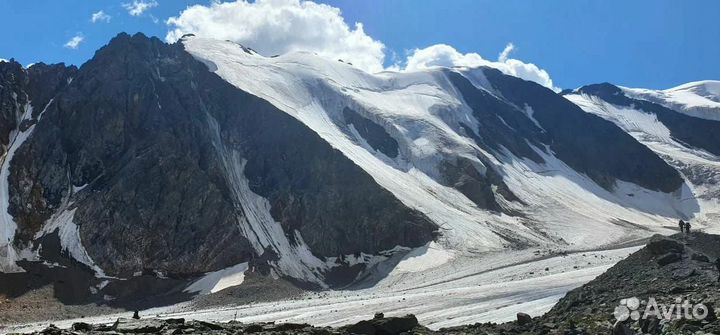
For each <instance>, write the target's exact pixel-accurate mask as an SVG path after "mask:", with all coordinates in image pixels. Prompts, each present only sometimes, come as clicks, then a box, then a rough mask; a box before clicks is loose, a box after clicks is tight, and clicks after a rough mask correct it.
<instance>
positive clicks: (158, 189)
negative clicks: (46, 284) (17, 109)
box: [9, 34, 436, 277]
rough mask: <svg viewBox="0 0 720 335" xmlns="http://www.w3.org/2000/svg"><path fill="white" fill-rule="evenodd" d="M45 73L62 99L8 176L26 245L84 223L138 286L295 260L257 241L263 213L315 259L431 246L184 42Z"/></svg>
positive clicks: (131, 46)
mask: <svg viewBox="0 0 720 335" xmlns="http://www.w3.org/2000/svg"><path fill="white" fill-rule="evenodd" d="M36 66H37V69H35V67H36ZM36 66H33V67H32V68H31V70H28V71H27V73H28V74H30V75H31V76H37V77H38V78H42V80H43V81H44V82H45V83H46V84H47V87H45V88H42V89H40V88H35V87H30V88H29V90H30V91H37V92H41V93H43V94H41V95H40V94H39V95H38V98H37V101H40V103H42V102H44V101H48V102H49V101H52V102H51V103H49V104H47V108H45V111H44V113H43V114H42V118H41V119H40V121H39V122H38V123H37V125H36V126H35V129H34V132H33V135H32V137H31V138H29V139H28V140H27V141H26V143H24V144H23V145H22V146H21V147H20V148H19V149H18V151H17V153H16V155H15V158H14V160H13V163H12V165H11V167H10V172H11V177H10V180H9V192H10V195H11V199H10V204H9V205H10V208H9V212H10V213H11V214H12V215H13V217H14V218H15V220H16V221H17V223H18V234H17V235H16V239H17V240H18V241H17V243H23V244H25V243H27V242H28V241H30V240H32V239H33V237H34V236H36V235H37V234H38V233H39V232H41V231H42V230H43V229H46V228H44V227H48V226H50V225H51V224H52V223H53V222H55V223H58V229H63V227H64V226H62V224H71V225H75V226H77V231H78V240H81V241H83V243H82V244H83V245H82V246H84V248H85V249H86V251H87V255H88V256H89V260H85V261H86V263H87V262H93V263H94V264H90V265H97V266H98V267H99V268H100V269H102V270H104V272H105V273H107V274H110V275H117V276H121V277H130V276H132V275H133V273H136V272H142V271H149V270H154V271H160V272H163V273H167V274H170V275H177V276H183V275H192V274H197V273H201V272H208V271H214V270H218V269H221V268H225V267H228V266H231V265H234V264H237V263H241V262H247V261H251V262H255V263H258V265H260V263H268V264H270V263H273V262H277V260H278V258H279V257H282V253H283V252H288V251H287V250H280V249H281V247H279V246H278V245H282V243H275V242H272V241H267V240H265V239H264V238H259V237H258V236H260V235H262V234H264V233H266V232H265V231H255V230H253V229H258V227H257V226H253V220H257V216H258V215H260V216H262V215H263V214H262V213H257V212H254V211H256V210H258V209H260V210H263V211H268V212H269V215H271V216H272V218H271V219H272V221H274V222H270V223H268V222H265V224H271V225H279V226H280V227H281V229H279V230H277V232H278V233H277V234H276V236H270V237H269V238H270V239H278V240H287V241H288V242H287V245H286V247H287V248H294V247H298V246H302V245H307V246H308V247H309V250H312V252H313V253H314V254H315V255H317V256H318V257H322V256H337V255H343V254H355V253H361V252H364V253H371V254H374V253H377V252H379V251H382V250H388V249H391V248H393V247H395V246H397V245H401V246H407V247H416V246H420V245H423V244H425V243H426V242H428V241H430V240H432V239H433V236H434V231H435V229H436V227H435V225H434V224H432V223H431V222H430V221H429V220H428V219H427V218H425V217H424V215H423V214H421V213H419V212H417V211H415V210H412V209H409V208H407V207H406V206H405V205H403V204H402V203H400V202H399V201H398V200H397V199H395V198H394V197H393V196H392V195H391V194H390V193H389V192H388V191H386V190H384V189H383V188H381V187H380V186H379V185H377V183H376V182H375V181H374V180H373V179H372V178H371V177H370V176H369V175H367V174H366V173H365V172H364V171H362V170H361V169H360V168H358V167H357V166H356V165H355V164H353V163H352V162H351V161H350V160H349V159H347V158H346V157H345V156H343V155H342V154H341V153H339V152H338V151H337V150H335V149H333V148H332V147H330V145H328V144H327V143H326V142H324V141H322V140H321V139H320V138H319V137H318V136H317V135H316V134H315V133H314V132H312V131H310V130H309V129H308V128H306V127H305V126H304V125H302V124H301V123H299V122H297V120H295V119H293V118H292V117H290V116H288V115H287V114H285V113H282V112H280V111H279V110H277V109H276V108H274V107H273V106H272V105H270V104H269V103H267V102H265V101H264V100H262V99H259V98H257V97H255V96H252V95H250V94H247V93H245V92H242V91H240V90H238V89H237V88H235V87H233V86H231V85H229V84H228V83H226V82H225V81H223V80H221V79H220V78H219V77H217V76H216V75H215V74H213V73H210V72H209V71H208V70H207V68H206V67H205V65H203V64H201V63H200V62H198V61H196V60H195V59H194V58H192V57H191V56H190V55H189V54H187V53H186V52H185V51H184V50H183V48H182V46H181V45H179V44H176V45H168V44H165V43H163V42H162V41H160V40H158V39H156V38H147V37H145V36H143V35H135V36H129V35H126V34H121V35H118V36H117V37H116V38H114V39H113V40H112V41H111V42H110V44H108V45H107V46H105V47H103V48H102V49H100V50H99V51H98V52H97V53H96V55H95V57H94V58H93V59H92V60H90V61H89V62H88V63H86V64H85V65H83V66H82V67H81V68H80V69H79V70H78V71H77V72H67V73H64V74H60V73H58V72H57V71H56V69H55V67H53V66H46V65H36ZM21 72H22V71H21ZM65 84H67V85H66V86H63V85H65ZM60 86H63V89H62V90H61V92H60V93H59V94H56V95H54V96H51V95H48V94H47V92H48V90H51V89H54V88H56V87H60ZM51 99H52V100H51ZM38 115H39V114H38ZM368 126H369V125H366V127H365V129H372V127H370V128H368ZM242 192H245V193H248V192H252V194H254V195H248V194H249V193H248V194H240V193H242ZM258 197H262V199H266V201H267V204H268V205H267V207H264V206H265V205H262V204H258V203H256V201H260V200H252V199H259V198H258ZM63 213H65V216H64V217H65V219H67V217H70V220H65V221H64V223H62V224H61V223H59V221H58V217H59V216H61V215H62V214H63ZM266 228H267V227H266ZM263 230H265V229H263ZM63 236H65V235H63ZM82 246H80V247H82ZM65 247H67V246H65ZM279 271H280V272H281V273H282V270H279ZM318 275H319V276H321V275H322V274H318Z"/></svg>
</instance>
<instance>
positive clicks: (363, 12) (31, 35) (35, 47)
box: [0, 0, 720, 88]
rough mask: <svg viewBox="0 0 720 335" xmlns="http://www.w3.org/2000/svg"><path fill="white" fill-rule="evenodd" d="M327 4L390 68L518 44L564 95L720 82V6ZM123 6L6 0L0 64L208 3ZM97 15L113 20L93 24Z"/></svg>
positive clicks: (159, 31) (83, 47)
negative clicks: (431, 51) (604, 86)
mask: <svg viewBox="0 0 720 335" xmlns="http://www.w3.org/2000/svg"><path fill="white" fill-rule="evenodd" d="M143 1H145V0H143ZM146 2H147V3H149V2H151V1H146ZM322 2H325V3H327V4H329V5H331V6H333V7H337V8H339V9H340V10H341V11H342V17H344V20H345V22H347V24H348V25H349V26H350V28H351V29H354V28H353V27H354V23H355V22H361V23H363V28H364V33H365V34H367V35H368V36H369V37H371V38H372V39H374V40H376V41H379V42H381V43H382V44H383V45H384V53H385V58H384V63H385V66H390V65H392V64H393V63H399V65H400V66H403V63H404V62H405V60H406V57H407V56H408V54H411V53H412V51H413V50H415V49H418V48H420V49H422V48H426V47H428V46H431V45H436V44H447V45H450V46H452V47H453V48H455V49H456V50H457V51H459V52H460V53H463V54H465V53H477V54H479V55H481V56H482V57H483V58H484V59H488V60H492V61H495V60H496V59H497V57H498V54H499V53H500V52H501V51H502V50H503V49H504V48H505V47H506V45H507V44H508V43H513V45H514V46H515V48H514V50H513V51H512V54H511V56H512V57H513V58H517V59H519V60H522V61H523V62H526V63H533V64H536V65H537V66H538V67H539V68H541V69H544V70H545V71H547V72H548V73H549V74H550V76H551V77H552V81H553V83H554V85H555V86H557V87H561V88H568V87H569V88H574V87H577V86H581V85H584V84H589V83H597V82H604V81H608V82H612V83H616V84H619V85H624V86H631V87H647V88H669V87H672V86H675V85H678V84H681V83H684V82H688V81H695V80H702V79H720V65H719V64H718V60H719V59H720V43H719V41H720V24H718V22H717V15H718V14H720V1H710V0H708V1H584V0H568V1H513V0H506V1H484V0H453V1H446V0H445V1H435V0H422V1H418V0H392V1H381V0H339V1H338V0H335V1H331V0H328V1H322ZM123 3H127V4H132V1H124V0H93V1H90V0H62V1H58V0H33V1H27V0H0V13H3V15H2V16H3V20H1V21H0V31H2V34H3V37H2V43H0V58H13V57H14V58H16V59H17V60H18V61H19V62H21V63H23V64H28V63H32V62H38V61H43V62H46V63H55V62H65V63H71V64H77V65H79V64H82V63H83V62H85V61H86V60H87V59H89V58H90V57H92V55H93V53H94V51H95V50H96V49H97V48H99V47H101V46H102V45H104V44H105V43H107V41H108V40H109V39H110V38H112V37H113V36H115V35H116V34H117V33H118V32H121V31H125V32H129V33H134V32H143V33H145V34H147V35H153V36H158V37H160V38H162V39H164V38H165V37H166V34H167V33H168V30H169V29H170V27H168V25H167V24H166V23H165V21H166V20H167V19H168V18H169V17H172V16H178V15H179V14H180V13H181V12H182V11H183V10H185V9H186V8H187V7H188V6H190V5H194V4H201V5H204V6H208V5H209V2H208V1H206V0H201V1H191V0H156V3H157V6H151V7H150V8H148V9H147V10H145V11H144V12H143V13H142V14H141V15H138V16H132V15H130V14H129V13H128V9H127V8H125V7H124V6H123ZM100 10H102V11H103V12H104V13H105V14H107V15H109V16H110V17H111V18H110V20H109V22H106V21H105V20H100V21H98V22H95V23H93V22H91V16H92V14H93V13H96V12H98V11H100ZM234 20H236V21H242V20H243V18H234ZM75 36H81V37H82V39H83V40H82V42H81V43H79V44H78V46H77V48H76V49H72V48H68V47H66V46H65V44H66V43H67V42H68V41H69V40H71V39H72V38H73V37H75ZM248 46H250V47H253V45H248Z"/></svg>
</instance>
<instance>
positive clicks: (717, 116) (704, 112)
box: [622, 80, 720, 121]
mask: <svg viewBox="0 0 720 335" xmlns="http://www.w3.org/2000/svg"><path fill="white" fill-rule="evenodd" d="M622 89H623V91H624V92H625V93H626V94H627V95H628V96H631V97H634V98H637V99H642V100H647V101H650V102H654V103H657V104H660V105H663V106H665V107H667V108H670V109H673V110H676V111H678V112H681V113H685V114H687V115H690V116H694V117H697V118H702V119H708V120H719V121H720V81H716V80H703V81H695V82H690V83H686V84H683V85H680V86H677V87H673V88H669V89H666V90H649V89H642V88H627V87H622Z"/></svg>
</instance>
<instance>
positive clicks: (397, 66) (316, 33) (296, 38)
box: [136, 0, 557, 90]
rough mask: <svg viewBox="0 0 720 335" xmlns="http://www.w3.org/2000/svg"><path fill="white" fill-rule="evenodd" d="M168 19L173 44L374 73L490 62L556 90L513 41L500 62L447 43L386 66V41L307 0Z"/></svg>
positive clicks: (235, 5) (203, 10)
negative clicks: (213, 45)
mask: <svg viewBox="0 0 720 335" xmlns="http://www.w3.org/2000/svg"><path fill="white" fill-rule="evenodd" d="M141 1H142V0H141ZM136 2H137V1H136ZM166 23H167V25H168V27H169V28H168V33H167V35H166V36H165V39H166V40H167V41H168V42H175V41H177V40H178V39H179V38H180V37H182V35H185V34H195V35H198V36H202V37H209V38H214V39H219V40H230V41H233V42H237V43H240V44H242V45H244V46H247V47H250V48H253V49H254V50H256V51H258V52H259V53H260V54H263V55H265V56H272V55H276V54H284V53H288V52H292V51H310V52H315V53H317V54H318V55H319V56H321V57H325V58H328V59H332V60H337V59H342V60H344V61H346V62H350V63H352V64H353V65H355V66H356V67H358V68H360V69H363V70H365V71H368V72H371V73H373V72H379V71H383V70H391V71H416V70H423V69H427V68H431V67H438V66H442V67H453V66H466V67H477V66H490V67H494V68H497V69H499V70H501V71H502V72H504V73H506V74H509V75H513V76H517V77H520V78H523V79H526V80H531V81H534V82H537V83H539V84H541V85H543V86H546V87H549V88H551V89H555V90H557V89H556V88H555V87H554V86H553V82H552V79H550V75H549V74H548V73H547V71H545V70H543V69H541V68H539V67H538V66H537V65H535V64H532V63H525V62H523V61H521V60H518V59H514V58H511V57H510V56H511V53H512V52H513V51H514V50H515V46H514V45H513V44H512V43H509V44H508V45H507V46H506V47H505V49H504V50H503V51H502V52H501V53H500V54H499V55H498V59H497V60H496V61H491V60H487V59H485V58H483V57H482V56H480V55H479V54H477V53H474V52H470V53H461V52H459V51H457V50H456V49H455V48H454V47H452V46H450V45H447V44H436V45H433V46H430V47H427V48H424V49H415V50H413V51H411V52H410V54H409V55H408V56H407V58H406V59H405V60H402V59H400V58H399V57H397V55H395V54H394V53H392V51H391V53H390V56H389V58H390V59H391V60H392V62H393V65H392V66H390V67H387V68H386V67H385V59H386V54H385V52H386V50H385V45H384V44H383V43H382V42H381V41H378V40H376V39H373V38H372V37H370V36H368V35H367V34H366V33H365V31H364V29H363V25H362V23H354V25H352V26H351V25H349V24H348V23H347V22H345V19H344V18H343V16H342V13H341V12H340V9H338V8H335V7H332V6H330V5H326V4H318V3H315V2H313V1H309V0H308V1H306V0H256V1H250V0H234V1H231V2H220V1H217V0H215V1H211V2H210V4H208V5H194V6H190V7H188V8H186V9H185V10H183V11H182V12H180V14H179V15H177V16H174V17H170V18H169V19H168V20H167V21H166Z"/></svg>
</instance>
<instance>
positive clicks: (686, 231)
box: [685, 221, 690, 235]
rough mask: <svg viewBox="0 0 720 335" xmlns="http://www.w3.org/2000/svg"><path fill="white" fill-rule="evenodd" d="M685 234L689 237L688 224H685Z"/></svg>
mask: <svg viewBox="0 0 720 335" xmlns="http://www.w3.org/2000/svg"><path fill="white" fill-rule="evenodd" d="M685 234H687V235H690V222H689V221H688V222H685Z"/></svg>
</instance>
